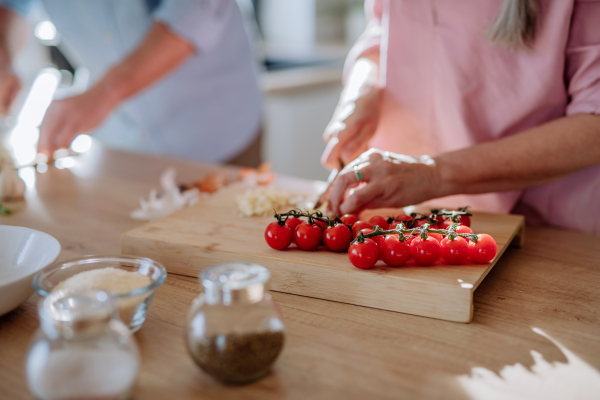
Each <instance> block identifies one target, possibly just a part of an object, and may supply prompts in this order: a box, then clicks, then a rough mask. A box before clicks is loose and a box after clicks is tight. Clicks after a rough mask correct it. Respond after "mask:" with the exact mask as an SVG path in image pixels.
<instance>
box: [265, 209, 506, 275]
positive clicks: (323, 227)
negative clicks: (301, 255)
mask: <svg viewBox="0 0 600 400" xmlns="http://www.w3.org/2000/svg"><path fill="white" fill-rule="evenodd" d="M289 214H292V213H291V212H290V213H289ZM289 214H288V215H289ZM294 215H300V214H298V213H295V214H292V216H288V217H287V218H286V219H282V218H280V217H278V221H277V222H273V223H271V224H269V226H267V229H266V230H265V240H266V242H267V243H268V244H269V246H271V247H272V248H273V249H275V250H285V249H286V248H288V247H289V246H290V245H291V244H292V243H295V244H296V246H297V247H298V248H299V249H301V250H314V249H316V248H317V247H318V246H319V245H320V244H321V243H323V244H324V245H325V246H326V247H327V249H329V250H330V251H334V252H343V251H346V250H347V251H348V258H349V259H350V262H352V264H353V265H354V266H355V267H357V268H360V269H369V268H371V267H373V266H374V265H375V264H376V263H377V261H378V260H380V259H381V260H382V261H383V262H384V263H385V264H386V265H389V266H390V267H400V266H402V265H404V264H405V263H406V262H407V261H408V260H409V259H411V258H412V259H414V260H415V262H416V263H417V264H420V265H431V264H433V263H434V262H435V261H436V260H437V259H438V258H440V257H441V258H442V259H443V260H444V261H445V262H446V263H448V264H462V263H464V262H465V261H466V260H467V259H470V260H472V261H474V262H477V263H489V262H490V261H491V260H493V259H494V257H495V256H496V250H497V247H496V242H495V241H494V239H493V238H492V237H491V236H490V235H487V234H480V235H477V240H476V241H474V240H471V239H465V238H464V237H462V236H455V235H453V234H450V235H448V236H446V235H447V234H448V232H442V233H443V234H442V233H437V232H429V231H428V229H425V228H427V227H425V228H421V227H422V226H423V225H425V224H426V223H429V224H430V225H429V229H443V230H448V228H449V227H450V226H451V225H452V224H453V223H454V222H453V221H452V220H451V218H450V217H445V216H441V215H437V214H433V215H423V216H421V217H414V214H413V216H412V217H411V216H406V215H399V216H397V217H395V218H384V217H381V216H375V217H372V218H371V219H369V221H360V220H359V219H358V217H357V216H355V215H344V216H343V217H341V218H340V219H337V221H338V222H337V223H335V224H328V223H327V222H324V221H322V220H319V219H317V218H312V217H311V218H309V221H303V220H302V219H300V218H298V217H297V216H294ZM306 215H307V214H305V215H304V216H306ZM319 215H320V214H319ZM300 216H302V215H300ZM453 216H455V217H457V218H456V219H459V220H460V223H461V225H458V226H457V227H456V228H455V230H454V231H455V232H456V233H458V234H471V235H472V234H473V231H472V230H471V228H470V227H469V226H468V225H470V223H471V220H470V218H469V216H467V215H458V216H457V215H455V214H453ZM322 219H323V218H322ZM325 220H327V219H325ZM339 221H341V223H340V222H339ZM436 222H437V223H436ZM400 223H411V225H410V226H414V227H415V231H414V232H413V233H412V234H410V232H409V233H404V234H403V236H402V238H403V240H401V239H400V234H398V233H389V234H384V233H383V232H381V234H379V235H375V236H371V237H370V238H367V237H365V236H366V235H369V234H371V233H372V232H373V229H378V228H375V227H376V226H379V228H380V229H381V230H388V229H390V230H391V229H396V226H397V225H398V224H400ZM438 225H439V227H438ZM419 228H420V229H419ZM359 234H361V235H360V237H358V239H357V240H354V239H356V238H357V236H359ZM450 238H451V239H450ZM353 240H354V241H353ZM351 243H352V244H351Z"/></svg>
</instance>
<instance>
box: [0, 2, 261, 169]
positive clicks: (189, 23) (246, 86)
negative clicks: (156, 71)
mask: <svg viewBox="0 0 600 400" xmlns="http://www.w3.org/2000/svg"><path fill="white" fill-rule="evenodd" d="M34 1H36V0H0V5H4V6H6V7H8V8H10V9H12V10H13V11H15V12H18V13H21V14H26V13H27V12H28V10H29V8H30V7H31V5H32V3H33V2H34ZM37 1H41V3H42V4H43V6H44V9H45V11H46V13H47V14H48V16H49V17H50V19H51V20H52V22H53V23H54V25H55V26H56V28H57V31H58V32H59V33H60V35H61V38H62V39H61V40H62V41H63V42H64V44H65V45H66V46H67V47H68V49H67V50H71V51H72V52H73V53H75V55H76V56H77V58H78V59H79V61H81V62H82V64H83V65H85V66H86V67H87V68H88V69H89V70H90V72H91V77H92V82H94V81H97V80H98V79H99V78H101V77H102V76H103V75H104V74H105V73H106V71H107V70H108V69H109V68H110V67H112V66H113V65H115V64H116V63H118V62H119V61H121V60H122V59H123V58H124V57H125V56H126V55H127V54H128V53H130V52H131V51H132V50H133V49H135V48H136V47H137V46H138V44H139V43H140V41H141V40H142V38H143V37H144V35H145V34H146V32H147V31H148V29H149V28H150V26H151V25H152V23H153V22H154V21H161V22H163V23H165V24H166V25H167V26H168V27H169V28H170V29H171V30H172V31H173V32H175V33H176V34H178V35H180V36H181V37H182V38H185V39H186V40H188V41H189V42H190V43H192V44H193V45H194V47H195V48H196V53H195V55H194V56H192V57H191V58H190V59H188V60H187V61H186V62H185V63H184V64H183V65H181V66H180V67H178V68H177V69H176V70H175V71H173V72H172V73H170V74H169V75H168V76H166V77H164V78H162V79H161V80H160V81H158V82H156V83H154V84H153V85H152V86H150V87H149V88H146V89H145V90H144V91H142V92H141V93H139V94H138V95H136V96H135V97H133V98H131V99H128V100H127V101H126V102H124V103H123V104H122V105H121V107H120V108H119V109H118V110H117V111H115V113H114V114H113V115H112V116H111V117H110V118H109V119H108V120H107V121H106V122H105V123H104V124H103V125H102V126H101V127H100V128H98V129H97V130H96V131H95V132H94V135H95V137H97V138H98V139H100V140H102V141H103V142H105V143H107V144H108V145H110V146H113V147H118V148H123V149H128V150H134V151H145V152H152V153H162V154H168V155H173V156H179V157H185V158H190V159H197V160H204V161H209V162H218V161H225V160H227V159H229V158H231V157H234V156H235V155H237V154H238V153H240V152H241V151H243V150H244V148H245V147H246V146H247V145H248V144H250V143H251V142H252V140H254V138H255V135H256V133H257V132H258V129H259V125H260V119H261V95H260V90H259V88H258V84H257V68H256V61H255V58H254V55H253V54H252V50H251V46H250V43H249V41H248V38H247V36H246V32H245V30H244V25H243V20H242V15H241V13H240V10H239V8H238V6H237V4H236V2H235V0H127V1H123V0H37ZM160 56H161V55H160V54H156V57H160Z"/></svg>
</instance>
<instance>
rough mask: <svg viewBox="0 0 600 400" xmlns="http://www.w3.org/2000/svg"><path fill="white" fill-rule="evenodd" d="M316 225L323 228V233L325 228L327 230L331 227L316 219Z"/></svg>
mask: <svg viewBox="0 0 600 400" xmlns="http://www.w3.org/2000/svg"><path fill="white" fill-rule="evenodd" d="M315 224H317V225H319V228H321V231H323V230H325V228H327V227H328V226H329V224H328V223H327V222H323V221H319V220H318V219H315Z"/></svg>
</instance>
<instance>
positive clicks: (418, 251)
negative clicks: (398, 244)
mask: <svg viewBox="0 0 600 400" xmlns="http://www.w3.org/2000/svg"><path fill="white" fill-rule="evenodd" d="M410 255H411V256H412V258H414V259H415V261H416V262H417V263H419V264H421V265H431V264H433V262H434V261H435V260H437V259H438V257H439V256H440V244H439V243H438V241H437V240H435V239H432V238H427V239H422V238H421V236H417V237H415V238H414V239H413V240H412V242H410Z"/></svg>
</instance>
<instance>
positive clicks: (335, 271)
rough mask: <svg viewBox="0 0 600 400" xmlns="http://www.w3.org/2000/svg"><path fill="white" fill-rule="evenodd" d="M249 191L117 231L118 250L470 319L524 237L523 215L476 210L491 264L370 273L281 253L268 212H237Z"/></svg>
mask: <svg viewBox="0 0 600 400" xmlns="http://www.w3.org/2000/svg"><path fill="white" fill-rule="evenodd" d="M280 182H281V180H280ZM290 182H296V183H298V185H295V187H296V188H297V190H302V191H303V192H304V193H307V190H308V191H310V190H313V189H312V187H314V185H311V183H310V182H307V181H305V182H300V181H295V180H287V183H288V185H287V186H290V185H289V183H290ZM315 185H316V184H315ZM284 186H285V185H284ZM247 189H248V188H247V187H246V186H244V185H242V184H234V185H231V186H229V187H226V188H224V189H222V190H220V191H219V192H217V193H216V194H214V195H213V196H212V197H210V198H208V199H206V200H203V201H201V202H199V203H198V204H196V205H195V206H192V207H189V208H186V209H183V210H180V211H178V212H176V213H174V214H171V215H169V216H167V217H165V218H162V219H159V220H156V221H153V222H150V223H148V224H146V225H144V226H141V227H139V228H136V229H133V230H131V231H129V232H127V233H125V234H123V235H122V238H121V246H122V252H123V254H131V255H138V256H143V257H149V258H152V259H154V260H157V261H159V262H161V263H163V265H165V267H166V268H167V271H169V272H170V273H175V274H182V275H189V276H198V275H199V274H200V272H201V271H202V270H204V269H205V268H208V267H211V266H213V265H217V264H222V263H230V262H243V263H255V264H260V265H263V266H265V267H267V268H269V270H270V271H271V281H270V288H271V289H272V290H275V291H279V292H285V293H292V294H297V295H302V296H310V297H316V298H320V299H326V300H333V301H339V302H343V303H349V304H354V305H359V306H366V307H373V308H380V309H384V310H391V311H397V312H403V313H409V314H415V315H421V316H425V317H432V318H439V319H444V320H449V321H457V322H470V321H471V319H472V317H473V292H474V291H475V289H476V288H477V286H479V284H480V283H481V282H482V280H483V279H484V278H485V276H486V275H487V274H488V272H489V271H490V270H491V269H492V267H493V266H494V264H495V263H496V262H497V261H498V259H499V258H500V257H501V256H502V253H504V251H505V250H506V248H507V247H508V245H509V244H510V243H511V242H513V241H516V242H517V244H518V243H520V241H521V240H522V238H523V229H524V221H523V217H521V216H517V215H499V214H486V213H476V214H474V216H473V217H472V226H471V227H472V229H473V230H474V231H475V233H488V234H490V235H492V236H493V237H494V239H495V240H496V243H497V244H498V254H497V255H496V258H495V259H494V260H493V262H492V263H490V264H485V265H482V264H474V263H471V264H468V265H459V266H450V265H444V263H443V262H442V261H441V260H438V261H437V262H436V263H434V264H433V265H432V266H427V267H423V266H419V265H417V264H415V263H414V261H413V260H410V261H409V262H408V263H407V265H406V266H403V267H399V268H391V267H387V266H386V265H385V264H383V263H382V262H381V261H379V262H378V263H377V265H376V266H375V267H373V268H372V269H370V270H360V269H357V268H355V267H354V266H353V265H352V264H351V263H350V261H349V260H348V255H347V253H332V252H330V251H328V250H326V249H325V248H324V247H323V248H319V249H318V250H316V251H311V252H306V251H301V250H299V249H297V248H296V247H295V246H294V245H292V246H291V247H290V248H289V249H287V250H285V251H277V250H273V249H271V248H270V247H269V246H268V245H267V244H266V243H265V240H264V237H263V235H264V230H265V228H266V226H267V225H268V224H269V223H270V222H272V221H274V219H273V217H252V218H244V217H240V216H239V215H238V212H237V206H236V202H235V196H236V195H238V194H240V193H243V192H244V191H246V190H247ZM284 211H286V210H284ZM386 216H387V214H386ZM515 239H516V240H515Z"/></svg>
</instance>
